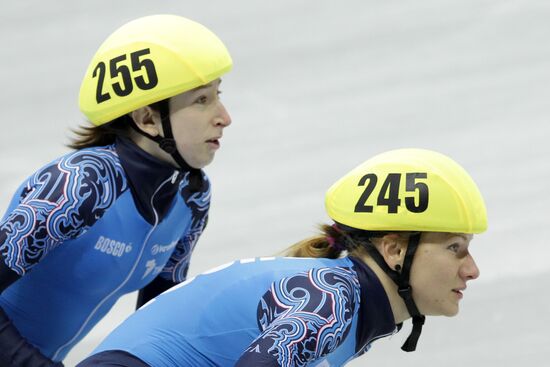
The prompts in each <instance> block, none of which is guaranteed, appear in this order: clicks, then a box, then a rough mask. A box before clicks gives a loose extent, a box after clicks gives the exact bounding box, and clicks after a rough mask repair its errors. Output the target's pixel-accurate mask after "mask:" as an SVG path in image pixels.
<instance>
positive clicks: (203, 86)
mask: <svg viewBox="0 0 550 367" xmlns="http://www.w3.org/2000/svg"><path fill="white" fill-rule="evenodd" d="M217 80H219V81H220V82H219V83H218V86H219V85H220V84H221V83H222V80H221V79H215V80H212V81H211V82H210V83H208V84H204V85H200V86H198V87H196V88H193V89H191V91H193V92H195V91H198V90H202V89H206V88H210V87H212V86H213V85H214V83H215V82H216V81H217Z"/></svg>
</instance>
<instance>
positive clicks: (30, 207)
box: [0, 151, 126, 276]
mask: <svg viewBox="0 0 550 367" xmlns="http://www.w3.org/2000/svg"><path fill="white" fill-rule="evenodd" d="M117 162H118V161H115V160H114V159H113V158H112V154H111V156H109V155H108V154H106V156H102V154H101V153H95V154H92V153H91V152H79V151H77V152H75V153H73V154H71V155H68V156H65V157H63V158H61V159H60V160H58V161H56V162H53V163H52V164H50V165H48V166H46V167H44V168H42V169H41V170H39V171H38V172H36V173H35V174H34V175H32V176H31V177H30V178H29V179H28V180H27V182H25V183H24V185H23V186H22V189H21V190H19V196H18V197H16V198H14V200H13V201H12V205H11V206H10V208H9V210H8V212H7V214H6V215H5V217H4V218H3V219H2V221H1V222H0V260H2V259H1V258H3V260H4V265H6V266H7V267H8V268H9V269H11V270H12V271H13V272H15V273H16V274H17V275H18V276H23V275H24V274H25V273H26V272H28V271H29V270H31V269H32V267H33V266H35V265H36V264H37V263H38V262H40V260H41V259H42V258H44V256H46V255H47V254H48V253H49V252H50V251H52V250H53V249H54V248H56V247H57V246H58V245H59V244H61V243H62V242H63V241H66V240H68V239H72V238H77V237H78V236H80V235H81V234H82V233H84V232H85V231H86V230H87V229H88V228H89V227H90V226H92V225H93V224H94V223H95V222H96V221H97V220H98V219H99V218H101V216H102V215H103V213H104V212H105V210H106V209H108V208H109V207H110V206H111V205H112V203H113V202H114V201H115V200H116V197H117V196H118V195H120V193H121V192H122V191H124V190H125V189H126V180H125V178H124V175H123V171H122V167H120V165H119V164H118V167H117Z"/></svg>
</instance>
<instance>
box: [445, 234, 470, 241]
mask: <svg viewBox="0 0 550 367" xmlns="http://www.w3.org/2000/svg"><path fill="white" fill-rule="evenodd" d="M449 234H450V235H451V237H454V236H458V237H462V238H463V239H464V241H469V240H470V239H469V238H468V237H467V236H466V235H465V234H463V233H449Z"/></svg>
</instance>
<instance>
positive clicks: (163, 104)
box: [130, 99, 203, 192]
mask: <svg viewBox="0 0 550 367" xmlns="http://www.w3.org/2000/svg"><path fill="white" fill-rule="evenodd" d="M157 105H158V106H159V109H160V119H161V124H162V130H163V132H164V136H160V135H157V136H153V135H149V134H147V133H146V132H145V131H143V130H141V129H140V128H139V127H138V126H137V125H136V123H135V122H134V120H133V119H131V118H130V126H131V127H132V128H133V129H134V130H135V131H136V132H137V133H139V134H141V135H143V136H145V137H146V138H148V139H151V140H153V141H154V142H156V143H157V144H158V145H159V147H160V148H161V149H162V150H164V151H165V152H166V153H168V154H170V156H171V157H172V159H174V161H176V164H177V165H178V166H179V168H180V169H181V170H182V171H183V172H184V173H185V172H189V187H190V188H191V191H192V192H194V191H200V190H201V188H202V186H203V179H202V173H201V170H200V169H198V168H193V167H191V166H190V165H189V164H188V163H187V162H186V161H185V159H183V157H182V156H181V154H180V153H179V152H178V148H177V145H176V140H175V139H174V135H173V133H172V124H171V122H170V105H169V101H168V99H165V100H162V101H160V102H158V103H157Z"/></svg>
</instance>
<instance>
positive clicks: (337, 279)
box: [248, 268, 360, 366]
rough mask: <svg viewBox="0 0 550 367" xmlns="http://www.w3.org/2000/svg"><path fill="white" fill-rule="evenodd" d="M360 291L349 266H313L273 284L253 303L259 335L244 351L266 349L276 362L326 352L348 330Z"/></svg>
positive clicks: (301, 362)
mask: <svg viewBox="0 0 550 367" xmlns="http://www.w3.org/2000/svg"><path fill="white" fill-rule="evenodd" d="M359 292H360V290H359V282H358V280H357V275H356V274H355V272H354V271H353V270H352V269H349V268H321V269H312V270H310V271H308V272H305V273H300V274H297V275H294V276H292V277H289V278H284V279H282V280H280V281H278V282H276V283H274V284H272V286H271V289H270V290H269V291H268V292H266V293H265V294H264V296H263V297H262V299H261V301H260V303H259V305H258V324H259V328H260V330H262V334H261V335H260V337H258V338H257V339H256V340H255V341H254V343H252V345H251V346H250V347H249V349H248V350H249V351H252V350H254V349H255V348H259V349H260V350H267V351H268V353H269V354H271V355H273V356H274V358H276V359H277V362H278V363H279V365H281V366H305V365H307V363H309V362H311V361H313V360H316V359H318V358H321V357H323V356H325V355H326V354H328V353H330V352H331V351H333V350H335V349H336V348H337V347H338V346H339V345H340V344H341V343H342V341H343V340H344V339H345V338H346V336H347V334H348V333H349V330H350V328H351V322H352V319H353V315H354V313H355V311H356V309H357V307H359V299H360V293H359Z"/></svg>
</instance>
